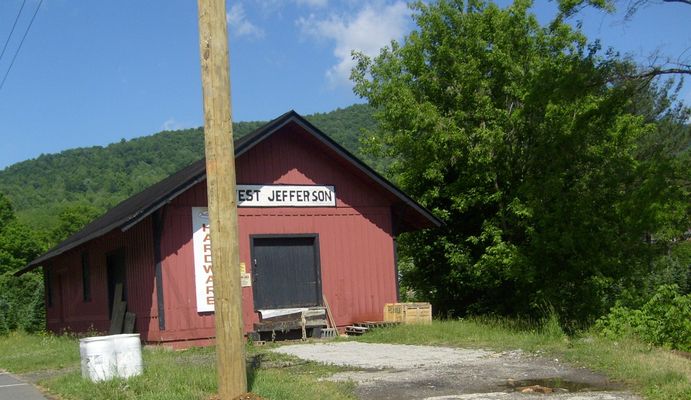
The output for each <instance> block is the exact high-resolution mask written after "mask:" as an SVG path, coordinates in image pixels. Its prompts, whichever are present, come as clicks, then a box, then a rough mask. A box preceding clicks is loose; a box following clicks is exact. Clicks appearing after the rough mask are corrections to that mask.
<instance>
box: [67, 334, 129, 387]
mask: <svg viewBox="0 0 691 400" xmlns="http://www.w3.org/2000/svg"><path fill="white" fill-rule="evenodd" d="M79 354H80V355H81V364H82V377H83V378H89V379H90V380H91V381H93V382H98V381H107V380H110V379H113V378H115V377H119V378H130V377H132V376H136V375H141V373H142V346H141V342H140V340H139V334H138V333H134V334H122V335H110V336H95V337H89V338H84V339H80V340H79Z"/></svg>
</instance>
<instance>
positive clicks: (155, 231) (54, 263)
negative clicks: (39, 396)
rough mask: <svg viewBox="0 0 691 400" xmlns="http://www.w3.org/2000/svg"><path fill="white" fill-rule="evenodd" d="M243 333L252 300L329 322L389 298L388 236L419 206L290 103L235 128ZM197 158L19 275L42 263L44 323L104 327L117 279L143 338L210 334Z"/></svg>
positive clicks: (405, 226)
mask: <svg viewBox="0 0 691 400" xmlns="http://www.w3.org/2000/svg"><path fill="white" fill-rule="evenodd" d="M235 152H236V164H237V182H238V201H239V203H238V214H239V240H240V261H241V270H242V269H244V271H239V273H244V279H243V289H242V290H243V292H242V298H243V318H244V324H245V332H250V331H252V330H253V325H254V324H255V323H256V322H257V321H258V314H257V310H262V309H281V308H287V307H309V306H319V305H322V294H323V295H324V296H326V298H327V299H328V302H329V303H330V306H331V309H332V312H333V315H334V317H335V320H336V323H337V325H338V326H341V327H342V326H345V325H348V324H351V323H353V322H358V321H365V320H381V319H382V311H383V306H384V304H385V303H389V302H395V301H396V299H397V276H396V275H397V271H396V266H395V259H396V255H395V238H396V236H397V235H398V234H400V233H402V232H406V231H411V230H417V229H425V228H430V227H435V226H439V224H440V222H439V220H437V219H436V218H435V217H434V216H433V215H432V214H431V213H430V212H429V211H427V210H426V209H424V208H423V207H422V206H420V205H419V204H417V203H416V202H415V201H413V200H412V199H410V198H409V197H408V196H406V195H405V194H404V193H402V192H401V191H400V190H399V189H397V188H396V187H395V186H394V185H392V184H391V183H389V182H388V181H387V180H386V179H384V178H383V177H381V176H380V175H379V174H377V173H376V172H375V171H373V170H372V169H371V168H369V167H368V166H366V165H365V164H363V163H362V162H361V161H359V160H358V159H357V158H355V157H354V156H353V155H352V154H350V153H349V152H348V151H346V150H345V149H343V148H342V147H341V146H340V145H338V144H337V143H335V142H334V141H333V140H331V139H330V138H329V137H327V136H326V135H325V134H324V133H322V132H320V131H319V130H318V129H317V128H315V127H314V126H313V125H312V124H310V123H309V122H308V121H306V120H305V119H304V118H302V117H301V116H299V115H298V114H297V113H295V112H292V111H291V112H288V113H286V114H284V115H282V116H281V117H279V118H277V119H275V120H273V121H271V122H269V123H268V124H267V125H265V126H263V127H262V128H260V129H258V130H256V131H255V132H253V133H251V134H249V135H247V136H245V137H243V138H242V139H239V140H237V141H236V144H235ZM205 177H206V175H205V164H204V160H200V161H198V162H196V163H194V164H192V165H190V166H188V167H187V168H185V169H183V170H181V171H179V172H177V173H175V174H174V175H172V176H170V177H168V178H166V179H164V180H163V181H161V182H159V183H157V184H155V185H153V186H151V187H149V188H148V189H145V190H144V191H142V192H141V193H139V194H137V195H134V196H132V197H131V198H129V199H127V200H125V201H123V202H122V203H120V204H119V205H117V206H116V207H114V208H113V209H111V210H110V211H108V212H107V213H106V214H104V215H103V216H102V217H100V218H98V219H97V220H95V221H93V222H92V223H90V224H89V225H87V226H86V227H85V228H84V229H83V230H81V231H80V232H78V233H76V234H75V235H73V236H71V237H70V238H68V239H67V240H65V241H64V242H62V243H60V244H59V245H57V246H56V247H55V248H53V249H51V250H50V251H48V252H47V253H46V254H44V255H42V256H41V257H39V258H37V259H36V260H34V261H32V262H31V263H30V264H29V265H28V266H27V267H26V268H24V269H23V270H22V271H19V272H18V274H20V273H23V272H26V271H28V270H31V269H33V268H37V267H39V266H42V267H43V269H44V272H45V276H46V309H47V316H46V318H47V326H48V329H49V330H52V331H55V332H60V331H63V330H65V329H68V330H72V331H77V332H83V331H86V330H89V329H96V330H99V331H105V330H107V329H108V327H109V325H110V315H111V314H110V313H111V308H112V306H113V305H112V303H113V300H112V299H113V298H114V296H113V291H114V288H115V287H116V286H117V285H118V283H121V284H122V286H123V287H124V293H123V299H124V300H126V301H127V308H128V311H131V312H133V313H135V314H136V326H135V331H136V332H138V333H140V334H141V337H142V339H143V340H144V341H146V342H152V343H169V344H171V345H173V346H188V345H194V344H206V343H208V341H209V339H210V338H213V337H214V334H215V333H214V332H215V330H214V315H213V292H212V285H211V283H210V282H211V279H209V277H210V276H211V274H210V269H211V268H210V267H211V260H210V255H209V254H207V250H208V247H206V245H207V244H208V237H206V240H207V241H205V231H206V227H207V226H206V224H205V221H204V217H205V216H206V210H205V208H204V207H206V205H207V198H206V181H205Z"/></svg>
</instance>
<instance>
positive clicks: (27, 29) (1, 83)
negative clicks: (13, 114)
mask: <svg viewBox="0 0 691 400" xmlns="http://www.w3.org/2000/svg"><path fill="white" fill-rule="evenodd" d="M41 4H43V0H41V1H39V2H38V6H36V11H34V15H32V16H31V21H29V25H28V26H27V27H26V31H24V36H22V40H21V41H20V42H19V46H18V47H17V51H15V52H14V56H13V57H12V61H11V62H10V66H9V67H8V68H7V72H5V76H4V77H3V78H2V82H0V90H2V88H3V86H5V81H6V80H7V76H8V75H9V74H10V70H11V69H12V66H13V65H14V60H16V59H17V55H18V54H19V50H21V49H22V45H23V44H24V39H26V35H28V34H29V30H30V29H31V25H32V24H33V23H34V19H36V14H38V10H39V9H40V8H41Z"/></svg>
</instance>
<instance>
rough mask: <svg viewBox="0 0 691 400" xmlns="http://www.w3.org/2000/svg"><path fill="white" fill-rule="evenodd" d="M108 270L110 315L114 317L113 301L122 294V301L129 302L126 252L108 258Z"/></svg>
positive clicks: (109, 255) (119, 252)
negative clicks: (116, 295)
mask: <svg viewBox="0 0 691 400" xmlns="http://www.w3.org/2000/svg"><path fill="white" fill-rule="evenodd" d="M106 267H107V269H108V315H113V300H114V299H115V294H116V293H120V300H123V301H126V300H127V279H126V277H125V252H124V251H118V252H115V253H111V254H108V255H107V256H106Z"/></svg>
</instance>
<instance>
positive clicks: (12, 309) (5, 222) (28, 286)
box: [0, 194, 45, 334]
mask: <svg viewBox="0 0 691 400" xmlns="http://www.w3.org/2000/svg"><path fill="white" fill-rule="evenodd" d="M44 249H45V246H44V243H43V241H42V240H41V238H40V236H39V235H37V234H36V233H35V232H34V231H33V230H31V229H30V228H29V227H27V226H26V225H23V224H21V223H20V222H18V221H17V219H16V218H15V215H14V211H13V210H12V206H11V204H10V203H9V201H8V200H7V198H6V197H5V196H4V195H2V194H0V334H2V333H5V332H7V331H8V330H11V329H18V328H20V329H24V330H28V331H36V330H40V329H41V328H42V326H43V320H44V312H45V311H44V309H43V280H42V277H41V274H40V273H38V272H32V273H28V274H25V275H24V276H22V277H14V276H13V275H12V274H13V273H14V272H15V271H16V270H18V269H19V268H21V267H23V266H25V265H26V264H27V263H28V262H29V261H31V260H32V259H33V258H34V257H36V256H38V255H39V254H40V253H41V252H42V251H43V250H44Z"/></svg>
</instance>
